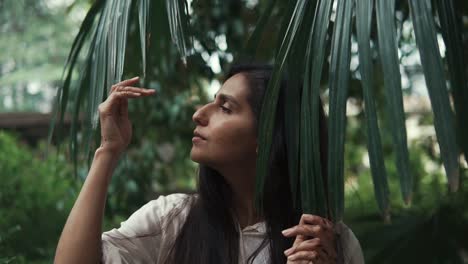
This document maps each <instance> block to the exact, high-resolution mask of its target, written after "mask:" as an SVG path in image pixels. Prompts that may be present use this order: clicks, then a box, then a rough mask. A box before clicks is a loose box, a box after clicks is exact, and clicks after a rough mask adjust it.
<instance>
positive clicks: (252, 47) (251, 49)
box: [243, 0, 276, 58]
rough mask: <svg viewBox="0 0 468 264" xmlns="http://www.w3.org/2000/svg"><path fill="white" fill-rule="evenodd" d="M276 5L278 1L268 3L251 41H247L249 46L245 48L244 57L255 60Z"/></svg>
mask: <svg viewBox="0 0 468 264" xmlns="http://www.w3.org/2000/svg"><path fill="white" fill-rule="evenodd" d="M275 5H276V0H271V1H269V2H268V5H267V7H266V9H265V11H263V13H262V15H261V16H260V18H259V19H258V22H257V24H256V26H255V29H254V31H253V32H252V34H251V35H250V37H249V39H248V40H247V44H246V45H245V48H244V51H243V53H244V55H243V57H245V58H255V54H256V53H257V52H256V51H257V49H258V46H259V44H260V40H261V37H262V34H263V32H264V31H265V28H266V25H267V23H268V20H269V19H270V16H271V14H272V13H273V8H274V7H275Z"/></svg>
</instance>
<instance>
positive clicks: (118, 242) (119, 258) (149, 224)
mask: <svg viewBox="0 0 468 264" xmlns="http://www.w3.org/2000/svg"><path fill="white" fill-rule="evenodd" d="M189 198H190V195H187V194H180V193H177V194H171V195H167V196H160V197H159V198H158V199H156V200H152V201H150V202H148V203H147V204H146V205H144V206H143V207H141V208H140V209H139V210H137V211H136V212H135V213H133V214H132V215H131V216H130V218H128V219H127V220H126V221H124V222H122V223H121V226H120V228H118V229H116V228H114V229H112V230H110V231H107V232H104V233H103V234H102V262H103V263H113V264H124V263H162V261H163V260H164V258H165V257H166V254H167V252H168V251H169V249H170V247H171V246H172V244H173V242H174V240H175V238H176V237H177V234H178V231H179V230H180V228H181V227H182V225H183V224H184V222H185V219H186V217H187V215H188V213H189V209H190V207H189V204H190V203H188V202H186V199H189ZM238 228H239V229H240V226H239V225H238ZM336 228H337V232H338V234H339V240H340V241H341V246H342V249H343V257H344V258H343V259H344V263H345V264H361V263H364V258H363V255H362V250H361V246H360V245H359V241H358V240H357V238H356V236H355V235H354V234H353V232H352V231H351V229H349V228H348V227H347V226H346V225H344V224H343V223H338V224H336ZM239 233H240V237H239V243H240V245H239V249H240V252H239V263H242V264H244V263H246V261H247V259H248V257H249V256H250V255H251V254H252V253H253V251H254V250H255V249H257V248H258V246H260V244H261V242H262V241H263V239H264V238H265V236H266V225H265V222H259V223H256V224H254V225H251V226H247V227H245V228H244V229H242V231H241V232H239ZM268 260H269V247H268V245H267V246H265V247H263V248H262V250H261V251H260V253H259V254H258V255H257V257H255V259H254V262H253V263H254V264H260V263H268Z"/></svg>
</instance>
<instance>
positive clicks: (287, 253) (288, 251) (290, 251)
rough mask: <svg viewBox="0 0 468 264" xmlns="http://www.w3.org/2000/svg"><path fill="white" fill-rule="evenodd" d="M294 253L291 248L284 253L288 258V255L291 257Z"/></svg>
mask: <svg viewBox="0 0 468 264" xmlns="http://www.w3.org/2000/svg"><path fill="white" fill-rule="evenodd" d="M293 251H294V249H293V248H290V249H287V250H285V251H284V254H286V256H288V255H291V253H292V252H293Z"/></svg>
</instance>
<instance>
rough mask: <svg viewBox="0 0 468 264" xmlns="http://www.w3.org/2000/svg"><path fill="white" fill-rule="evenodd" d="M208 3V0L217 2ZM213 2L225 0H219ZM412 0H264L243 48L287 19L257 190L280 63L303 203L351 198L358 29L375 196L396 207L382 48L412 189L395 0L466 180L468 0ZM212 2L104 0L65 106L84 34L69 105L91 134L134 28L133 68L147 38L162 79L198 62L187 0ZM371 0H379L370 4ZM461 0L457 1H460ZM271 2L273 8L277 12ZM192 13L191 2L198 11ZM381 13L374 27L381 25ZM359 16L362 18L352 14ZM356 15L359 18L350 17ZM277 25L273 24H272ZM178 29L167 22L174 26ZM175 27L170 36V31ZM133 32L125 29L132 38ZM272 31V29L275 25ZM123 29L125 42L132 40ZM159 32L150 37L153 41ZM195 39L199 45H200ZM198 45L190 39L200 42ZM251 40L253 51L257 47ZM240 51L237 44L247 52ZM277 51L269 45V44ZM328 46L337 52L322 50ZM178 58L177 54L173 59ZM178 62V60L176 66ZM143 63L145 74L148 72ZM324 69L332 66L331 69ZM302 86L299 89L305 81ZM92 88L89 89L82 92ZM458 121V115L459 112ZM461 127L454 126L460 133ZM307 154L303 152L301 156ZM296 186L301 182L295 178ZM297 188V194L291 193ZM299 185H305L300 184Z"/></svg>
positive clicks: (452, 164) (394, 129) (453, 177)
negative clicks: (385, 132)
mask: <svg viewBox="0 0 468 264" xmlns="http://www.w3.org/2000/svg"><path fill="white" fill-rule="evenodd" d="M210 3H211V2H210ZM214 3H217V2H216V1H215V2H214ZM435 3H436V5H435V6H434V8H433V7H432V5H431V1H429V0H424V1H416V0H410V1H408V2H403V1H399V2H397V3H395V1H394V0H390V1H389V0H376V1H372V0H355V1H345V0H337V1H333V0H321V1H307V0H297V1H294V0H291V1H289V2H288V3H286V4H284V3H277V2H276V1H263V2H262V5H263V6H264V7H265V10H264V12H263V14H262V16H261V17H260V19H259V23H258V24H257V27H256V29H255V31H254V32H253V34H252V35H251V36H250V38H249V41H248V42H247V44H246V49H245V53H244V54H243V55H244V56H243V57H242V58H244V59H245V58H251V59H252V58H254V57H255V51H256V50H258V47H259V46H260V45H261V41H260V40H261V37H262V36H263V35H262V34H263V33H264V31H266V29H267V25H268V22H269V20H270V19H271V16H275V14H276V15H277V16H280V17H281V18H282V20H281V26H280V28H279V29H277V27H275V26H273V29H276V30H277V32H279V33H278V34H277V35H278V38H277V44H276V45H277V49H276V52H275V53H274V65H275V67H274V75H273V78H272V81H271V82H270V86H269V88H268V90H267V95H266V96H267V97H266V98H267V99H266V100H265V102H266V103H265V105H264V106H263V111H262V116H263V118H262V119H261V120H262V121H261V123H260V130H261V131H263V132H261V133H260V134H261V135H264V136H263V137H261V138H260V139H259V140H260V142H261V144H260V146H261V147H260V149H259V158H258V161H259V163H258V164H259V166H258V171H257V172H258V177H257V194H261V192H262V186H263V184H262V183H263V181H264V179H265V177H267V176H266V175H265V172H266V167H265V166H266V164H267V163H266V158H267V157H268V153H269V146H270V144H269V142H270V141H271V128H272V126H273V123H272V122H273V113H275V109H276V102H277V100H278V98H277V97H278V87H279V86H278V82H279V80H280V78H279V77H280V76H281V74H282V73H283V72H284V71H286V70H287V71H288V72H289V73H290V75H292V79H298V80H301V79H303V80H304V82H303V83H299V82H297V83H296V84H295V87H291V89H290V90H289V91H288V92H289V93H290V94H288V95H286V96H287V97H288V100H291V101H290V103H289V107H288V108H287V115H288V119H287V120H289V121H288V122H291V123H290V126H289V127H290V129H291V131H289V132H288V139H287V141H288V149H289V151H288V158H289V160H290V164H291V168H290V170H291V171H292V172H296V171H297V172H299V173H292V175H300V176H299V179H293V182H300V183H301V184H300V186H301V189H300V190H299V191H300V192H301V194H302V196H300V197H302V198H301V199H302V204H303V210H304V211H305V212H314V213H317V214H320V215H326V212H327V211H328V209H330V211H331V212H332V215H331V216H330V217H332V218H333V219H335V220H339V219H342V214H343V210H344V169H343V163H344V160H343V158H344V143H345V138H344V135H345V127H346V99H347V97H348V87H349V76H350V66H349V65H350V57H351V36H354V35H353V32H354V31H355V32H356V34H355V37H356V39H357V43H358V48H359V65H360V66H359V72H360V75H361V77H362V79H361V83H362V87H363V91H364V100H365V105H366V111H365V112H366V116H367V118H366V125H367V128H368V132H367V133H368V135H369V137H368V149H369V153H370V155H369V159H370V164H371V170H372V175H373V182H374V188H375V194H376V199H377V202H378V204H379V208H380V210H381V213H382V214H383V215H384V216H388V212H389V203H388V199H389V198H388V196H389V192H388V183H387V179H386V170H385V166H384V163H383V157H382V151H381V148H382V147H381V143H380V133H379V126H378V122H377V118H376V108H375V106H374V102H373V100H374V99H373V93H374V92H375V91H374V90H375V89H374V87H375V85H374V83H373V79H372V76H373V68H374V67H373V66H374V65H376V58H375V57H374V55H375V52H376V51H378V55H379V56H378V59H379V60H380V62H381V65H382V70H383V80H384V87H385V89H384V91H385V98H386V102H387V106H386V109H387V113H388V118H389V120H390V122H391V124H392V126H391V129H390V133H391V135H392V137H393V143H394V148H395V153H396V164H397V167H398V172H399V175H400V185H401V191H402V195H403V198H404V200H405V202H406V203H409V202H410V201H411V194H412V188H413V187H412V186H413V176H412V172H411V169H410V167H409V158H408V148H407V143H406V142H407V139H406V128H405V115H404V109H403V99H402V89H401V75H400V71H399V61H398V54H397V51H398V49H397V47H398V46H397V43H398V42H397V40H398V35H397V31H396V26H395V11H396V10H398V12H399V13H400V14H403V15H406V16H408V14H409V16H410V18H411V21H412V23H413V26H414V32H415V35H416V41H417V43H418V44H419V45H418V48H419V54H420V56H421V63H422V66H423V70H424V76H425V79H426V84H427V87H428V91H429V96H430V98H431V103H432V108H433V113H434V126H435V129H436V133H437V138H438V143H439V146H440V149H441V158H442V160H443V163H444V167H445V171H446V175H447V178H448V184H449V188H450V189H451V190H452V191H456V190H457V189H458V186H459V181H460V176H459V166H460V164H459V161H458V160H459V157H460V156H459V154H460V151H461V152H462V153H463V154H464V156H465V159H466V157H467V155H466V154H468V153H467V151H468V145H467V140H466V139H465V137H463V136H462V135H466V134H468V126H467V124H466V122H462V117H463V116H466V115H467V114H468V112H467V111H468V109H467V106H466V103H464V102H468V90H467V89H466V88H467V82H466V78H465V74H464V69H465V68H464V63H463V59H464V55H463V49H462V31H461V28H460V27H461V14H460V13H459V12H457V11H459V10H462V9H461V8H460V9H458V8H456V7H455V5H456V4H458V2H457V3H455V2H452V1H435ZM205 4H209V3H208V2H205V1H193V2H192V5H191V6H189V4H188V3H187V2H185V1H169V0H168V1H166V2H165V3H164V2H163V1H157V2H153V3H150V2H149V1H147V0H140V1H123V0H113V1H96V2H95V3H94V5H93V6H92V8H91V9H90V11H89V12H88V15H87V17H86V19H85V21H84V22H83V24H82V27H81V29H80V33H79V34H78V36H77V37H76V39H75V43H74V45H73V47H72V50H71V52H70V56H69V60H68V62H67V65H66V71H65V75H64V77H65V78H64V80H65V83H64V85H63V86H62V88H61V89H60V90H59V95H58V96H57V110H58V113H59V116H62V117H63V114H64V113H65V112H66V110H67V102H68V101H69V99H70V98H69V96H68V94H69V93H70V90H71V89H73V88H74V87H73V86H72V85H71V77H72V73H73V69H74V68H75V67H76V58H77V57H78V55H79V54H80V52H81V51H82V50H83V47H84V45H85V43H87V42H86V41H87V40H88V39H89V40H90V46H89V49H88V55H87V56H88V57H87V58H88V59H87V61H86V63H85V65H84V67H83V71H82V73H83V74H82V75H81V76H80V78H81V81H80V82H79V83H78V85H77V86H76V87H75V88H74V89H77V91H78V92H77V97H76V100H75V104H74V106H73V108H74V110H73V112H74V116H75V124H77V123H78V116H79V113H80V111H81V109H83V108H84V109H86V112H87V114H86V119H85V122H86V123H85V124H86V126H85V128H86V130H85V131H87V132H86V133H85V135H86V137H85V138H87V139H88V143H87V144H85V146H89V145H90V142H91V139H92V133H91V131H93V129H95V128H96V126H97V112H96V109H97V105H98V103H99V102H100V101H102V100H103V99H104V98H105V96H106V94H107V91H106V88H107V89H108V87H110V86H111V84H112V83H114V82H116V81H119V80H120V79H122V75H123V72H124V60H125V58H126V57H125V55H126V54H128V51H127V49H126V47H127V46H130V44H131V43H133V45H135V41H133V42H132V40H133V39H138V42H139V43H140V48H141V57H140V59H138V60H141V61H142V64H141V67H137V68H134V69H133V70H132V71H135V70H136V71H139V69H141V71H142V72H143V75H144V76H145V77H147V78H150V76H149V71H148V70H146V68H147V64H149V63H152V61H149V60H147V59H146V57H147V51H146V50H147V46H148V45H149V44H150V43H151V45H152V48H151V49H152V52H155V53H157V54H158V55H159V56H160V57H159V58H158V63H155V64H154V65H151V70H152V71H153V72H154V73H155V74H154V75H153V76H151V77H154V78H156V79H162V78H164V76H167V75H169V74H168V73H167V71H168V70H169V71H170V70H171V69H168V68H167V67H168V64H167V62H169V65H171V64H172V65H174V63H175V65H176V67H183V66H182V65H188V67H190V65H191V63H192V61H197V59H199V57H198V56H197V52H203V49H201V50H200V48H199V49H198V50H197V49H196V44H197V43H198V44H199V43H200V40H199V39H198V38H200V39H202V37H201V36H198V35H196V34H193V33H194V32H192V31H191V29H192V28H190V23H189V22H190V14H189V13H190V10H189V9H191V8H194V7H196V6H197V5H205ZM374 5H375V8H374ZM460 5H461V4H460ZM272 10H277V11H276V13H275V12H273V11H272ZM192 13H193V12H192ZM133 14H135V15H136V16H137V17H138V25H139V27H138V30H139V32H137V31H136V30H134V31H133V32H130V31H131V25H135V23H133V22H132V21H133V20H132V19H131V17H132V16H133ZM374 16H375V22H376V25H377V27H376V28H374V27H373V25H374V23H375V22H374V20H373V19H374ZM353 18H354V19H353ZM436 21H437V22H439V21H440V28H439V31H440V32H441V33H442V36H443V37H444V40H445V43H446V46H447V47H448V48H447V66H448V69H449V71H450V73H451V74H450V82H449V83H450V92H452V94H453V95H456V96H453V98H454V99H453V102H454V105H455V110H456V111H455V112H454V111H453V110H452V108H451V105H450V99H449V92H448V89H447V85H446V83H447V82H446V78H445V71H444V64H443V61H442V58H441V55H440V52H439V44H438V42H437V28H436ZM354 22H355V27H354ZM270 29H271V27H270ZM169 33H170V34H169ZM169 35H170V38H169ZM127 36H128V39H127ZM269 37H271V36H269ZM127 40H128V41H129V44H128V45H127ZM149 40H151V42H150V41H149ZM171 41H172V42H173V43H175V47H176V48H177V50H178V51H179V52H180V54H181V57H182V59H181V60H177V59H176V55H174V48H170V47H171ZM194 45H195V46H194ZM192 47H194V48H192ZM252 52H253V53H252ZM239 57H240V56H239ZM270 57H271V56H270ZM326 58H329V61H327V60H326ZM177 61H179V63H177ZM173 69H174V68H173ZM145 74H146V75H145ZM325 74H328V81H327V80H326V78H325V77H326V76H325V77H324V75H325ZM321 83H328V85H327V87H326V90H327V91H328V94H329V133H330V134H329V136H330V138H329V142H328V146H329V157H328V160H329V164H328V168H327V171H328V175H329V176H328V182H329V189H328V190H325V189H324V185H323V183H322V182H321V178H320V177H318V175H320V171H321V170H323V169H324V168H320V166H319V162H318V158H317V157H318V150H319V145H320V143H321V142H319V139H318V131H317V126H315V125H314V124H317V120H318V112H317V109H318V102H319V101H318V98H319V94H320V87H321ZM301 87H303V89H301ZM86 96H87V97H86ZM455 121H457V122H455ZM76 135H77V126H74V127H73V128H72V138H73V140H72V143H71V147H72V153H77V141H76V140H77V139H76V138H77V136H76ZM457 135H458V137H457ZM298 160H300V161H301V162H296V161H298ZM292 191H293V193H295V192H296V188H294V186H293V190H292ZM294 195H295V194H294ZM325 195H328V197H329V200H330V201H331V204H330V208H325V207H324V204H325V203H324V202H323V199H324V198H325ZM295 197H297V196H296V195H295Z"/></svg>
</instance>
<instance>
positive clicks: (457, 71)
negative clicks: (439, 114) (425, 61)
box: [435, 0, 468, 161]
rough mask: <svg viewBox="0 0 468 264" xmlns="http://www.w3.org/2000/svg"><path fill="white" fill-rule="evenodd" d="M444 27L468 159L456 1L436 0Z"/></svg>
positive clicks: (466, 89) (467, 87)
mask: <svg viewBox="0 0 468 264" xmlns="http://www.w3.org/2000/svg"><path fill="white" fill-rule="evenodd" d="M435 3H436V8H437V13H438V14H439V19H440V24H441V28H442V36H443V38H444V41H445V46H446V47H447V49H446V50H447V64H448V70H449V76H450V87H451V89H452V93H453V97H452V98H453V103H454V105H455V113H456V121H457V131H458V136H457V138H458V141H459V144H460V146H461V149H462V151H463V153H464V155H465V160H466V161H468V137H467V136H466V135H468V122H466V121H465V120H464V118H463V117H465V118H466V116H468V104H466V102H467V101H468V80H467V78H466V75H465V73H464V69H465V66H466V63H465V61H464V58H465V56H464V54H463V43H462V34H461V30H460V27H461V26H460V25H461V19H460V16H459V14H458V13H457V12H456V10H455V5H456V2H454V1H443V0H437V1H435Z"/></svg>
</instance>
